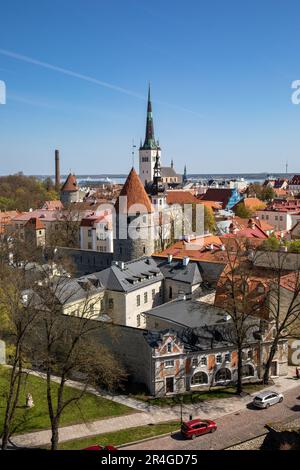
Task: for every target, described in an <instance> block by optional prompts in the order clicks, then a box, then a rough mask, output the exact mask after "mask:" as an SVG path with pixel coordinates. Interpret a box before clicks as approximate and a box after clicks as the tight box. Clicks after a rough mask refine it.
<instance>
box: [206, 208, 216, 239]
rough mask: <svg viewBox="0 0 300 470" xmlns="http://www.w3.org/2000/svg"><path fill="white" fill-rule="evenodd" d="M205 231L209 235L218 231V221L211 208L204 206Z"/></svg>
mask: <svg viewBox="0 0 300 470" xmlns="http://www.w3.org/2000/svg"><path fill="white" fill-rule="evenodd" d="M204 230H205V231H207V232H209V233H214V232H215V231H216V219H215V216H214V213H213V210H212V209H211V207H207V206H204Z"/></svg>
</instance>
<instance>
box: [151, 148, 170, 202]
mask: <svg viewBox="0 0 300 470" xmlns="http://www.w3.org/2000/svg"><path fill="white" fill-rule="evenodd" d="M149 195H150V197H151V201H152V204H153V206H154V208H155V210H156V211H162V210H163V209H164V208H165V206H166V200H167V197H166V189H165V187H164V185H163V183H162V177H161V166H160V157H159V152H158V150H157V151H156V157H155V164H154V169H153V183H152V185H151V186H149Z"/></svg>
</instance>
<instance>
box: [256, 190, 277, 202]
mask: <svg viewBox="0 0 300 470" xmlns="http://www.w3.org/2000/svg"><path fill="white" fill-rule="evenodd" d="M275 197H276V193H275V191H274V189H273V188H272V187H271V186H265V187H263V189H262V191H261V197H260V199H261V200H262V201H267V202H271V201H273V199H275Z"/></svg>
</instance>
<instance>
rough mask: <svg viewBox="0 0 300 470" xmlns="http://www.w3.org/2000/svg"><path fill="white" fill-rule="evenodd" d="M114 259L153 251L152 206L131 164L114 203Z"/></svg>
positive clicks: (130, 258)
mask: <svg viewBox="0 0 300 470" xmlns="http://www.w3.org/2000/svg"><path fill="white" fill-rule="evenodd" d="M115 211H116V236H115V240H114V260H115V261H131V260H134V259H137V258H141V257H142V256H150V255H152V254H153V252H154V238H155V237H154V209H153V206H152V204H151V201H150V199H149V196H148V195H147V193H146V191H145V188H144V186H143V183H142V182H141V180H140V178H139V176H138V175H137V173H136V171H135V169H134V168H132V169H131V171H130V173H129V175H128V177H127V180H126V182H125V184H124V186H123V188H122V190H121V192H120V195H119V197H118V199H117V201H116V204H115Z"/></svg>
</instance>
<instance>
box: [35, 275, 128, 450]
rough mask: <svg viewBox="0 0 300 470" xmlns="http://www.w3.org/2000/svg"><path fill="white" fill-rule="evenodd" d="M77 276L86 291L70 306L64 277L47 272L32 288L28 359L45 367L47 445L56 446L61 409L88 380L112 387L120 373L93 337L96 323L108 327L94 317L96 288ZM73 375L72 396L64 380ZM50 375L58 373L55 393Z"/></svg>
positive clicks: (70, 285)
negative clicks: (34, 313) (77, 382)
mask: <svg viewBox="0 0 300 470" xmlns="http://www.w3.org/2000/svg"><path fill="white" fill-rule="evenodd" d="M81 282H83V284H84V287H83V288H84V289H85V291H86V295H85V297H84V299H82V300H81V301H80V303H76V307H75V310H72V311H70V310H69V307H68V304H69V303H71V304H74V302H73V300H74V297H75V298H77V295H78V285H77V286H76V283H74V282H73V281H72V280H71V279H69V278H66V277H56V278H52V279H50V278H47V279H45V280H44V282H43V283H42V284H40V285H39V286H36V288H35V291H34V293H33V296H35V298H36V306H37V309H38V311H39V321H38V324H37V325H36V326H35V329H34V331H33V332H32V335H31V344H34V345H35V347H34V351H33V353H34V354H33V357H32V360H34V361H36V363H37V364H38V365H39V367H40V368H41V369H42V370H44V371H45V372H46V382H47V403H48V411H49V418H50V422H51V449H52V450H56V449H57V448H58V429H59V425H60V421H61V416H62V413H63V412H64V410H65V409H66V408H67V407H68V406H70V404H71V403H77V404H78V402H79V400H80V398H81V397H82V396H83V395H84V394H85V393H86V391H87V388H88V386H89V385H99V384H101V385H102V386H105V387H107V388H108V389H113V388H114V387H115V386H116V385H117V384H118V383H119V382H120V380H123V379H124V372H123V370H122V367H121V366H120V365H119V363H118V361H116V360H115V358H114V357H113V356H112V354H111V353H109V352H108V350H106V349H105V348H104V347H103V346H102V345H101V344H99V339H98V338H97V332H99V330H100V329H103V328H109V326H108V325H106V324H105V323H103V322H102V321H99V314H100V311H99V295H98V294H97V292H98V290H97V288H96V287H95V286H94V284H93V283H91V282H90V281H88V280H87V279H86V280H85V281H84V280H82V281H81ZM73 308H74V307H73ZM78 375H80V377H81V382H82V384H83V386H82V389H81V390H79V391H78V394H77V395H76V396H72V397H71V398H66V396H65V394H64V390H65V385H66V382H67V380H68V379H71V378H74V376H78ZM54 376H59V382H58V390H57V393H54V392H53V388H52V387H51V382H52V379H53V377H54Z"/></svg>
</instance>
